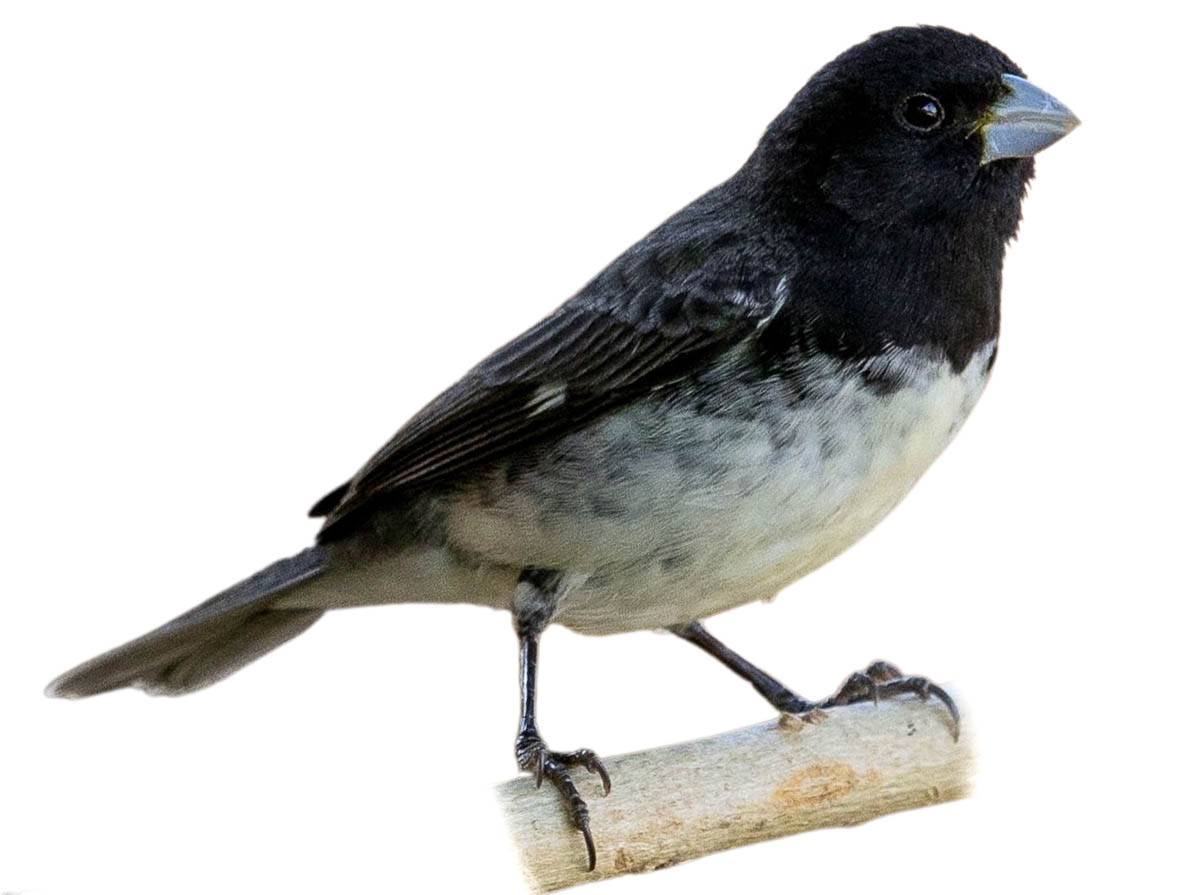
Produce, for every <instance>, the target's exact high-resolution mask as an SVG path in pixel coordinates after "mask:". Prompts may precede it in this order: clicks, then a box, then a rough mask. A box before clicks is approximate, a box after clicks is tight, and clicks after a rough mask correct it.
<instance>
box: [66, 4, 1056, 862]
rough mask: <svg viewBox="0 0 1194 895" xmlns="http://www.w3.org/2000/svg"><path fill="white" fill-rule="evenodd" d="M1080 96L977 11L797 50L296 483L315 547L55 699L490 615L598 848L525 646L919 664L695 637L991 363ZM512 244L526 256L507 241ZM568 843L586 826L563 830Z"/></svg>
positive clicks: (932, 439) (956, 416)
mask: <svg viewBox="0 0 1194 895" xmlns="http://www.w3.org/2000/svg"><path fill="white" fill-rule="evenodd" d="M1078 123H1079V122H1078V119H1077V118H1076V117H1075V116H1074V114H1073V113H1072V112H1071V111H1070V110H1069V109H1068V108H1066V107H1065V106H1064V105H1063V104H1062V103H1061V102H1060V101H1058V100H1056V99H1055V98H1053V97H1052V96H1050V95H1049V94H1047V93H1045V92H1044V91H1043V90H1041V89H1040V88H1038V87H1037V86H1035V85H1034V84H1033V83H1032V82H1030V81H1028V80H1027V78H1026V76H1025V74H1024V72H1023V71H1022V70H1021V69H1020V68H1019V67H1018V66H1017V65H1016V64H1015V63H1014V62H1012V60H1011V59H1010V58H1008V57H1007V56H1006V55H1005V54H1004V53H1003V52H1001V51H1000V50H998V49H996V48H995V47H993V46H992V45H990V44H989V43H987V42H985V41H983V40H981V39H980V38H978V37H975V36H972V35H967V34H962V33H960V32H957V31H954V30H951V29H948V28H944V27H936V26H915V27H900V28H894V29H891V30H888V31H883V32H880V33H877V34H874V35H872V36H871V37H869V38H868V39H866V40H864V41H862V42H861V43H859V44H857V45H855V46H853V47H851V48H849V49H847V50H846V51H845V52H843V53H841V54H840V55H839V56H838V57H837V58H835V59H833V60H832V61H831V62H829V63H828V64H826V65H825V66H824V67H823V68H821V69H820V70H819V71H817V72H816V73H815V74H814V75H813V76H812V77H811V78H810V79H809V80H808V82H807V83H806V84H805V85H804V86H803V87H802V88H801V89H800V90H799V92H798V93H796V95H795V96H794V98H793V99H792V100H791V101H790V103H789V104H788V105H787V106H786V107H785V108H784V109H783V110H782V111H781V112H780V113H779V115H778V116H777V117H776V118H775V119H774V120H773V121H772V122H771V123H770V125H769V126H768V127H767V128H766V130H765V131H764V132H763V134H762V137H761V138H760V139H759V141H758V143H757V146H756V147H755V148H754V150H753V151H752V152H751V154H750V155H749V157H748V158H747V159H746V161H745V163H744V164H743V165H742V167H741V168H740V169H739V170H738V171H737V172H736V173H734V174H733V175H732V176H730V177H729V179H727V180H725V181H724V182H722V183H721V184H719V185H717V186H715V187H713V188H712V189H710V190H709V191H708V192H706V193H704V194H703V195H701V196H700V197H699V198H697V199H696V200H695V201H693V202H692V203H690V204H689V205H687V206H686V207H684V208H683V209H681V210H680V211H679V212H677V213H676V214H674V215H673V216H671V217H670V218H668V219H667V220H666V221H664V222H663V223H662V224H661V225H659V226H658V227H657V228H656V229H654V230H652V231H651V232H650V233H648V234H647V235H646V236H645V237H643V238H642V239H641V240H639V241H638V242H637V243H634V244H633V245H632V246H631V247H630V248H629V249H627V250H626V251H625V252H624V253H623V254H622V255H620V256H619V257H617V258H616V259H615V260H614V261H613V262H612V263H610V264H609V266H607V267H606V268H605V269H604V270H602V271H601V272H600V273H598V274H597V275H596V276H595V277H594V278H593V279H592V280H590V281H589V282H588V283H587V284H586V285H585V286H583V287H582V288H581V289H580V290H579V291H578V292H576V293H575V294H574V295H573V296H572V297H570V298H568V299H567V300H566V301H564V303H563V304H562V305H560V306H559V307H558V308H557V309H556V310H555V311H553V312H551V313H549V314H548V315H547V316H546V317H545V318H544V319H543V320H542V321H541V322H539V323H538V324H536V325H535V326H533V327H531V328H530V329H529V330H527V331H526V332H524V333H523V334H522V335H520V336H518V337H516V338H515V339H513V340H512V341H510V342H509V343H508V344H506V345H505V346H503V347H500V348H498V349H497V350H496V351H495V352H494V353H492V354H491V355H489V356H488V357H486V358H485V359H483V360H481V361H480V363H478V364H477V365H476V366H475V367H473V368H472V369H471V370H470V371H468V372H467V373H466V374H465V375H464V376H463V378H461V379H460V380H459V381H458V382H457V383H456V384H455V385H453V386H451V387H450V388H448V389H447V390H446V391H444V392H443V393H442V394H440V395H439V396H438V397H435V398H434V399H433V400H431V402H430V403H429V404H427V405H426V406H425V407H424V408H423V409H422V410H421V411H419V412H418V413H416V414H415V415H414V416H413V417H412V418H411V419H410V420H409V421H408V422H406V423H405V425H403V426H402V427H401V428H400V429H399V430H398V432H397V434H396V435H394V437H393V438H392V439H391V440H390V441H389V442H388V443H387V444H385V445H384V446H383V447H382V448H381V449H380V450H379V451H377V453H375V454H374V455H373V456H372V457H371V458H370V459H369V460H368V461H367V462H366V463H365V464H364V466H363V467H361V469H360V470H359V471H358V472H357V473H356V474H355V475H354V476H353V477H352V478H351V479H350V480H349V481H347V482H346V483H345V484H343V485H342V486H340V487H339V488H336V489H335V490H333V491H331V492H330V493H329V494H327V496H325V497H324V498H323V499H321V500H319V501H318V502H317V503H316V504H315V505H314V507H313V508H312V509H311V515H312V516H313V517H317V518H322V520H323V522H322V527H321V528H320V529H319V531H318V534H317V535H316V537H315V540H314V544H313V545H312V546H310V547H308V548H306V549H304V550H302V551H301V552H299V553H297V554H296V555H294V556H292V557H289V558H285V559H281V560H279V561H277V562H274V563H273V564H272V565H269V566H267V567H265V568H263V569H262V570H261V571H259V572H257V573H256V574H254V575H252V576H250V577H248V578H246V579H245V580H243V581H241V582H239V583H238V584H234V585H233V586H231V587H229V588H228V589H226V590H224V591H222V592H220V593H218V594H216V595H215V596H214V597H211V598H210V599H208V600H207V601H206V602H203V603H201V604H199V605H198V606H196V607H194V608H193V609H191V610H190V611H188V612H186V613H184V614H182V615H180V616H178V617H177V618H175V619H173V620H172V621H169V622H167V623H166V624H164V625H162V626H161V627H159V628H156V629H155V630H152V631H150V632H149V633H147V634H145V635H143V636H141V637H138V638H137V639H135V640H132V641H131V642H129V643H126V644H124V645H123V646H119V647H117V648H115V649H113V650H110V651H109V652H106V653H104V654H102V655H100V656H98V657H96V658H93V659H91V660H90V661H87V662H85V663H83V664H82V665H79V666H78V667H76V668H74V669H72V670H70V671H68V672H66V673H65V674H63V675H62V676H60V677H59V678H57V679H56V680H55V681H53V682H52V683H51V684H50V685H49V687H48V688H47V692H48V694H49V695H52V696H59V697H74V698H77V697H86V696H92V695H94V694H98V693H103V692H105V691H110V690H115V689H118V688H123V687H137V688H140V689H142V690H144V691H146V692H149V693H152V694H163V695H169V696H176V695H180V694H184V693H189V692H192V691H194V690H198V689H200V688H202V687H206V686H208V685H210V684H213V683H215V682H217V681H219V680H221V679H223V678H225V677H227V676H228V675H230V674H232V673H233V672H234V671H237V670H239V669H240V668H242V667H244V666H245V665H247V664H248V663H250V662H252V661H254V660H255V659H257V658H259V657H260V656H262V655H264V654H265V653H267V652H269V651H271V650H273V649H274V648H276V647H278V646H280V645H281V644H283V643H285V642H286V641H288V640H290V639H291V638H293V637H296V636H297V635H299V634H301V633H302V632H303V631H305V630H307V629H308V628H309V627H311V625H313V624H314V623H315V622H316V621H318V620H319V619H320V617H321V616H322V615H323V614H324V613H325V612H328V611H331V610H334V609H338V608H342V607H349V606H362V605H379V604H390V603H407V602H426V603H440V602H443V603H448V602H465V603H473V604H478V605H482V606H490V607H494V608H497V609H501V610H506V611H509V612H510V613H511V616H512V619H513V627H514V630H515V633H516V636H517V642H518V647H519V670H520V676H519V689H520V695H521V699H520V703H521V704H520V711H519V723H518V728H517V734H516V738H515V748H514V753H515V758H516V761H517V764H518V766H519V767H520V769H522V770H523V771H525V772H529V773H531V774H533V775H534V778H535V781H536V785H541V784H542V783H543V781H545V780H546V781H548V782H549V783H550V784H551V785H552V786H553V787H554V788H555V789H556V790H557V791H558V793H559V796H560V798H561V800H562V810H564V811H565V812H566V813H567V816H568V818H569V820H570V822H571V826H572V827H573V828H574V829H575V831H576V832H577V833H578V834H579V835H580V837H581V839H582V840H583V845H584V848H585V853H586V857H587V860H588V867H589V869H590V870H592V869H593V868H594V867H595V866H596V860H597V857H596V855H597V852H596V845H595V839H594V836H593V833H592V830H591V821H590V815H589V809H588V805H587V803H586V802H585V800H584V799H583V798H582V796H581V794H580V792H579V790H578V788H577V786H576V784H575V782H574V780H573V777H574V774H575V773H576V772H577V771H578V770H584V771H586V772H589V773H592V774H595V775H597V777H598V778H599V779H600V781H601V783H602V788H603V791H604V792H605V793H606V794H608V793H609V792H610V783H611V781H610V777H609V774H608V773H607V771H606V768H605V766H604V765H603V764H602V762H601V760H600V758H599V757H598V756H597V755H596V754H595V753H594V752H593V751H591V750H589V749H575V750H571V751H557V750H554V749H551V748H548V746H547V744H546V742H545V741H544V739H543V737H542V735H541V733H540V727H539V720H538V717H537V714H536V686H537V681H538V665H539V643H540V637H541V635H542V633H543V632H544V630H545V629H546V628H547V627H548V626H549V625H552V624H560V625H564V626H565V627H568V628H570V629H572V630H574V631H577V632H580V633H583V634H593V635H604V634H616V633H619V632H625V631H637V630H644V629H659V630H664V631H670V632H672V633H674V634H676V635H677V636H679V637H681V638H683V639H685V640H687V641H689V642H691V643H693V644H694V645H696V646H697V647H699V648H701V649H703V650H704V651H706V652H708V653H710V654H711V655H712V656H713V657H714V658H716V659H717V660H719V661H720V662H721V663H723V664H724V665H726V666H727V667H728V668H729V669H730V670H731V671H733V672H734V673H736V674H737V675H739V676H741V677H742V678H744V679H745V680H746V681H747V682H749V683H750V684H751V685H752V686H753V687H754V689H755V690H756V691H758V693H759V694H760V695H762V696H763V697H764V698H765V699H766V700H767V701H768V702H769V703H770V704H771V705H772V706H774V707H775V708H776V709H778V710H780V711H781V712H785V713H794V714H800V715H804V716H806V717H809V716H811V714H812V713H822V714H824V713H829V712H831V711H832V709H833V708H835V707H838V706H842V705H847V704H850V703H855V702H859V701H863V700H869V701H878V700H880V699H886V698H890V697H893V696H896V695H899V694H916V695H917V696H919V697H920V698H922V699H928V698H936V699H938V700H940V701H941V703H943V704H944V706H945V707H946V709H948V712H949V716H950V723H951V728H952V730H953V732H954V735H955V738H956V733H957V724H958V712H957V708H956V706H955V705H954V703H953V700H952V699H951V698H950V697H949V694H948V693H946V691H945V690H944V689H943V688H941V687H940V686H939V685H937V684H935V683H933V682H932V681H931V680H929V679H927V678H924V677H919V676H909V675H905V674H903V673H902V672H901V671H900V670H899V669H898V668H897V667H896V666H894V665H892V664H890V663H887V662H876V663H874V664H873V665H871V666H870V667H869V668H867V669H865V670H863V671H859V672H855V673H853V674H851V675H850V676H849V677H847V678H846V680H845V683H844V684H843V685H842V686H841V688H840V689H839V690H838V691H837V692H835V693H834V694H833V695H831V696H829V697H827V698H824V699H820V700H807V699H805V698H804V697H802V696H799V695H798V694H797V693H796V692H795V691H793V690H790V689H788V688H787V687H785V686H784V685H783V684H782V683H781V682H780V681H779V680H777V679H776V678H774V677H772V676H771V675H769V674H767V673H766V672H764V671H763V670H762V669H760V668H758V667H757V666H755V665H753V664H752V663H750V662H749V661H747V660H746V659H745V658H743V657H742V656H741V655H739V654H738V653H736V652H734V651H733V650H732V649H730V648H729V647H728V646H726V645H725V644H724V643H722V642H721V641H720V640H718V639H716V638H715V637H714V636H713V635H712V634H711V633H710V632H709V631H708V630H707V628H706V627H705V625H704V621H705V619H707V618H708V617H710V616H713V615H716V614H718V613H721V612H723V611H726V610H729V609H732V608H734V607H737V606H741V605H744V604H746V603H750V602H753V601H758V600H764V599H770V598H772V597H774V596H775V595H776V594H777V593H778V592H779V591H781V590H783V589H784V588H786V587H787V586H788V585H789V584H791V583H793V582H795V581H796V580H797V579H800V578H802V577H803V576H805V575H807V574H808V573H810V572H812V571H813V570H814V569H816V568H818V567H819V566H821V565H823V564H824V563H826V562H828V561H829V560H831V559H833V558H834V557H836V556H837V555H839V554H840V553H842V552H843V551H844V550H845V549H846V548H848V547H849V546H851V545H852V544H854V543H855V542H856V541H858V539H859V538H861V537H862V536H863V535H864V534H866V533H867V532H868V531H870V530H871V529H872V528H873V527H874V526H875V525H876V524H877V523H878V522H879V521H880V520H881V519H883V518H884V517H885V516H886V515H887V514H888V513H889V512H890V511H891V510H892V509H893V508H894V507H895V506H896V505H897V504H898V503H899V502H900V500H901V499H902V498H903V497H904V496H905V495H906V494H907V493H908V492H909V490H910V489H911V488H912V486H913V485H914V484H915V483H916V481H917V480H918V479H919V478H920V476H921V475H922V474H923V473H924V472H925V471H926V469H927V468H928V467H929V465H930V464H931V463H932V462H933V460H934V459H935V458H936V457H937V456H938V455H939V454H940V453H941V451H942V450H943V449H944V448H945V447H946V446H947V444H948V443H949V442H950V441H951V439H952V438H953V437H954V435H955V434H956V432H957V431H958V428H959V427H960V426H961V425H962V423H963V422H964V421H965V419H966V418H967V416H968V414H969V413H970V411H971V410H972V408H973V407H974V405H975V402H976V401H977V400H978V399H979V396H980V395H981V393H982V392H983V389H984V386H985V384H986V382H987V380H988V377H989V375H990V372H991V369H992V366H993V364H994V362H995V356H996V347H997V342H998V334H999V312H1000V293H1001V274H1002V265H1003V260H1004V255H1005V252H1006V247H1007V245H1008V243H1009V242H1010V241H1011V240H1012V238H1013V237H1014V236H1015V234H1016V232H1017V229H1018V225H1019V221H1020V217H1021V203H1022V200H1023V198H1024V195H1025V193H1026V189H1027V186H1028V184H1029V181H1030V180H1031V178H1032V176H1033V165H1034V162H1033V158H1034V156H1035V155H1036V153H1038V152H1039V151H1041V150H1042V149H1044V148H1046V147H1048V146H1050V145H1051V144H1053V143H1055V142H1056V141H1057V140H1059V139H1061V138H1062V137H1064V136H1065V135H1066V134H1068V133H1069V132H1070V131H1071V130H1072V129H1073V128H1074V127H1075V126H1076V125H1077V124H1078ZM527 263H529V264H533V263H534V258H533V256H532V257H529V258H528V260H527ZM578 858H579V854H578Z"/></svg>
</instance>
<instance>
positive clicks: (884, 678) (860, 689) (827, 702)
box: [814, 661, 962, 742]
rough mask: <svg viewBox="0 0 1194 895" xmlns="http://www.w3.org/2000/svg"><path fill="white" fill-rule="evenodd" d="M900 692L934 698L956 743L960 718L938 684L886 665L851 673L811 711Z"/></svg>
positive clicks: (886, 696)
mask: <svg viewBox="0 0 1194 895" xmlns="http://www.w3.org/2000/svg"><path fill="white" fill-rule="evenodd" d="M901 693H915V694H916V695H917V696H919V697H920V698H921V699H922V700H928V699H929V698H930V697H934V698H936V699H937V700H938V701H939V702H940V703H941V704H942V705H943V706H945V709H946V711H948V712H949V717H950V733H951V734H952V735H953V738H954V741H955V742H956V741H957V739H958V735H959V733H960V732H961V721H962V719H961V714H960V713H959V712H958V706H957V703H955V702H954V701H953V698H952V697H951V696H950V695H949V694H948V693H946V692H945V690H944V689H943V688H942V687H941V686H940V685H939V684H935V683H933V682H932V681H930V680H929V679H928V678H924V677H910V676H908V675H906V674H904V673H903V672H902V671H900V669H898V668H896V667H895V666H894V665H892V664H891V663H890V662H883V661H879V662H872V663H871V664H870V665H869V666H867V669H866V671H856V672H854V673H853V674H852V675H850V676H849V677H848V678H846V681H845V683H843V684H842V685H841V687H840V688H839V689H838V691H837V692H836V693H834V694H833V695H832V696H830V697H829V698H828V699H823V700H821V701H820V702H819V703H817V704H816V706H815V708H814V711H816V709H832V708H836V707H838V706H843V705H853V704H854V703H856V702H873V703H875V704H876V705H878V704H879V700H881V699H890V698H891V697H893V696H898V695H900V694H901Z"/></svg>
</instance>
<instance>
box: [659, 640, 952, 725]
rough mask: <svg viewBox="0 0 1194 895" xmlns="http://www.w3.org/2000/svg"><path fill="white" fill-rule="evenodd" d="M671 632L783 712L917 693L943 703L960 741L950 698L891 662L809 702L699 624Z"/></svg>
mask: <svg viewBox="0 0 1194 895" xmlns="http://www.w3.org/2000/svg"><path fill="white" fill-rule="evenodd" d="M670 630H671V631H672V633H673V634H676V635H677V636H679V637H683V638H684V639H685V640H687V641H688V642H689V643H695V644H696V645H697V646H699V647H700V648H701V649H703V650H704V651H705V652H707V653H709V655H711V656H713V657H714V658H715V659H717V660H718V661H719V662H721V663H722V664H723V665H725V666H726V667H727V668H729V669H730V670H731V671H733V672H734V673H735V674H737V675H738V676H740V677H743V678H745V679H746V680H748V681H750V683H751V685H752V686H754V688H755V689H756V690H757V691H758V692H759V693H760V694H761V695H762V696H763V698H764V699H766V700H767V701H768V702H769V703H771V704H772V705H773V706H775V707H776V708H777V709H779V710H780V711H781V712H787V713H788V714H794V715H802V716H809V715H810V714H811V713H813V712H816V711H817V710H819V709H832V708H836V707H838V706H843V705H852V704H853V703H856V702H874V703H876V704H878V702H879V700H880V699H889V698H890V697H892V696H898V695H899V694H901V693H915V694H916V695H917V696H919V697H920V698H921V699H928V698H929V697H936V698H937V699H938V700H940V701H941V703H942V705H944V706H945V708H946V710H947V711H948V712H949V715H950V720H951V725H950V733H951V734H953V738H954V739H955V740H956V739H957V738H958V733H959V725H960V720H961V716H960V715H959V713H958V706H957V704H956V703H955V702H954V701H953V699H952V698H951V697H950V695H949V694H948V693H946V692H945V690H943V689H942V688H941V687H940V686H939V685H938V684H935V683H933V682H932V681H930V680H928V679H927V678H923V677H908V676H907V675H905V674H904V673H903V672H901V671H900V670H899V669H898V668H896V667H895V666H894V665H892V664H890V663H888V662H873V663H871V665H870V666H868V667H867V669H866V671H856V672H854V673H853V674H852V675H850V676H849V677H848V678H846V681H845V683H843V684H842V685H841V687H839V688H838V691H837V692H836V693H834V694H833V695H832V696H830V697H829V698H828V699H822V700H821V701H820V702H809V701H808V700H806V699H802V698H801V697H799V696H797V695H796V694H795V693H793V692H792V691H791V690H789V689H788V688H787V687H785V686H784V685H783V684H781V683H780V682H779V681H777V680H776V679H775V678H773V677H772V676H771V675H769V674H767V672H765V671H763V670H762V669H761V668H758V667H757V666H755V665H753V664H752V663H750V662H748V661H746V659H744V658H742V656H740V655H738V654H737V653H736V652H734V651H733V650H732V649H730V648H729V647H728V646H726V645H725V644H724V643H722V642H721V641H720V640H718V639H717V638H716V637H714V636H713V635H712V634H710V633H709V632H708V631H706V630H705V628H704V626H703V625H701V624H700V623H699V622H692V623H690V624H687V625H677V626H676V627H673V628H671V629H670Z"/></svg>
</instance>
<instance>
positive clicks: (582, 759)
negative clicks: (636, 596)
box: [514, 569, 610, 871]
mask: <svg viewBox="0 0 1194 895" xmlns="http://www.w3.org/2000/svg"><path fill="white" fill-rule="evenodd" d="M560 581H561V576H560V575H559V574H558V573H554V572H545V571H543V570H539V569H532V570H527V571H525V572H523V574H522V577H521V578H520V579H519V583H518V592H517V593H516V595H515V599H514V625H515V629H516V630H517V632H518V647H519V685H520V686H519V690H520V695H521V703H522V707H521V712H520V714H519V720H518V736H517V737H516V738H515V740H514V756H515V758H516V759H517V760H518V766H519V767H520V768H522V769H523V770H524V771H530V772H532V773H533V774H534V775H535V786H537V787H538V786H542V784H543V781H544V780H547V781H549V782H550V783H551V784H552V786H554V787H555V788H556V790H558V791H559V793H560V795H561V796H562V797H563V799H564V805H565V807H566V809H567V811H568V817H569V819H570V820H571V821H572V825H573V826H574V827H576V829H578V830H579V831H580V833H581V835H582V836H583V837H584V840H585V849H586V851H587V852H588V859H589V870H590V871H591V870H593V869H594V868H596V866H597V846H596V845H595V843H594V842H593V833H592V831H591V830H590V829H589V807H588V805H586V804H585V800H584V799H583V798H581V795H580V792H579V791H578V790H577V788H576V784H575V783H573V782H572V777H571V776H570V775H569V773H568V771H569V769H571V768H575V767H583V768H584V769H585V770H587V771H589V772H590V773H592V774H596V775H597V776H598V777H600V778H601V785H602V787H603V789H604V791H605V794H606V795H609V789H610V781H609V774H608V773H607V772H606V770H605V766H604V765H603V764H602V763H601V759H599V758H598V757H597V755H596V754H595V753H594V752H593V751H592V750H591V749H576V750H574V751H572V752H555V751H552V750H551V749H548V748H547V745H546V744H545V743H544V742H543V738H542V737H541V736H540V734H539V726H538V724H537V723H536V720H535V684H536V679H537V672H538V661H539V634H540V633H541V632H542V630H543V628H545V627H546V626H547V623H548V621H550V619H551V616H552V614H553V613H554V612H555V606H556V601H557V596H558V589H559V586H560Z"/></svg>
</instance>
